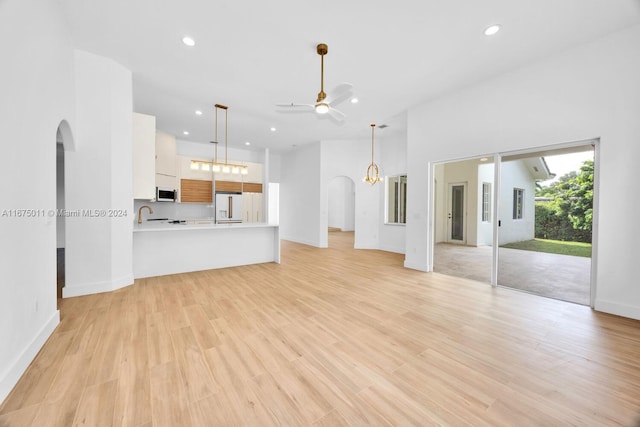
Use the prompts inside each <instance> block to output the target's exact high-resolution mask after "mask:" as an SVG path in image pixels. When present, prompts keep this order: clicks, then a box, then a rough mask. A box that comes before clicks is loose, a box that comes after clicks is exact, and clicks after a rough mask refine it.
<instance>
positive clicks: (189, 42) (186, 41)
mask: <svg viewBox="0 0 640 427" xmlns="http://www.w3.org/2000/svg"><path fill="white" fill-rule="evenodd" d="M182 43H184V44H185V45H187V46H189V47H193V46H195V45H196V41H195V40H194V39H192V38H191V37H189V36H184V37H183V38H182Z"/></svg>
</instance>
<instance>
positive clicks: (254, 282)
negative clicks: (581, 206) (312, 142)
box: [0, 233, 640, 427]
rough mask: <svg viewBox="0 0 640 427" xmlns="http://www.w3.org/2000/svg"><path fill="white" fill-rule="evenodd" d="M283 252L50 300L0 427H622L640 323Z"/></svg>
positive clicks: (336, 254)
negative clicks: (39, 345) (54, 320)
mask: <svg viewBox="0 0 640 427" xmlns="http://www.w3.org/2000/svg"><path fill="white" fill-rule="evenodd" d="M352 244H353V234H352V233H330V245H331V246H332V248H330V249H317V248H312V247H308V246H304V245H299V244H294V243H290V242H283V247H282V259H283V262H282V264H281V265H277V264H262V265H254V266H247V267H240V268H229V269H223V270H213V271H206V272H199V273H192V274H183V275H174V276H164V277H158V278H150V279H144V280H138V281H136V283H135V284H134V285H133V286H130V287H128V288H125V289H122V290H119V291H117V292H112V293H106V294H100V295H93V296H86V297H79V298H70V299H65V300H62V301H61V307H60V308H61V316H62V322H61V324H60V325H59V326H58V328H57V329H56V331H55V332H54V334H53V335H52V336H51V338H50V339H49V341H48V342H47V344H46V345H45V347H44V348H43V349H42V351H41V352H40V354H39V355H38V357H37V358H36V360H35V361H34V362H33V363H32V365H31V367H30V368H29V370H28V371H27V373H26V374H25V375H24V377H23V378H22V379H21V380H20V382H19V383H18V385H17V386H16V387H15V389H14V390H13V392H12V393H11V395H10V396H9V397H8V398H7V399H6V401H5V402H4V404H3V405H2V407H0V425H2V426H30V425H31V426H38V427H40V426H54V425H56V426H71V425H86V426H102V425H105V426H109V425H124V426H145V427H148V426H172V427H175V426H190V425H198V426H215V425H254V426H269V425H312V426H342V425H352V426H362V425H398V426H408V425H421V426H424V425H474V426H483V425H487V426H496V425H497V426H499V425H504V426H526V425H541V426H556V425H589V426H590V425H603V426H612V425H625V426H629V425H634V423H635V422H636V421H637V420H638V415H639V412H638V411H639V408H640V327H639V326H640V323H639V322H637V321H633V320H629V319H624V318H619V317H615V316H610V315H604V314H599V313H596V312H593V311H591V310H590V309H589V308H588V307H584V306H580V305H575V304H570V303H565V302H561V301H556V300H551V299H545V298H541V297H536V296H533V295H529V294H526V293H520V292H517V291H513V290H508V289H494V288H491V287H489V286H487V285H484V284H480V283H477V282H472V281H469V280H466V279H460V278H452V277H447V276H444V275H439V274H437V273H431V274H426V273H420V272H417V271H412V270H408V269H404V268H403V267H402V262H403V256H402V255H397V254H391V253H385V252H381V251H364V250H353V249H350V247H351V246H352Z"/></svg>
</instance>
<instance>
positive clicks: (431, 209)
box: [427, 137, 600, 308]
mask: <svg viewBox="0 0 640 427" xmlns="http://www.w3.org/2000/svg"><path fill="white" fill-rule="evenodd" d="M585 145H591V146H593V159H594V162H593V164H594V168H593V223H592V229H591V236H592V238H591V272H590V290H589V292H590V296H589V306H590V307H591V308H594V306H595V296H596V292H597V288H598V283H597V277H598V274H597V265H598V234H599V226H598V224H599V222H600V221H599V216H600V207H599V205H600V137H596V138H590V139H583V140H577V141H572V142H565V143H559V144H551V145H543V146H539V147H531V148H529V149H523V150H514V151H499V152H494V153H492V154H485V155H479V156H473V157H463V158H457V159H449V160H440V161H436V162H429V163H428V164H427V170H428V174H427V175H428V180H429V184H428V186H427V189H428V191H429V192H430V197H429V201H428V207H427V208H428V215H429V227H428V232H427V239H428V248H429V250H428V252H427V269H428V271H433V267H434V263H433V254H434V250H435V237H436V236H435V225H436V221H435V210H436V194H435V188H436V181H435V179H436V174H435V166H436V165H439V164H446V163H454V162H460V161H465V160H471V159H477V158H482V157H489V158H491V157H492V158H493V161H494V185H493V212H494V221H493V242H494V244H493V248H492V249H493V257H492V258H493V260H492V266H491V286H494V287H495V286H497V282H498V280H497V279H498V278H497V272H498V244H497V242H499V241H500V240H499V225H498V224H499V223H500V218H499V207H500V187H501V185H500V184H501V183H500V177H501V170H500V169H501V168H500V165H501V163H502V158H503V157H512V156H523V157H524V156H526V155H527V154H533V153H540V152H544V151H562V150H563V149H565V150H567V151H569V150H571V149H572V148H575V147H581V146H585ZM455 184H456V183H448V185H455ZM448 193H449V195H448V196H447V199H449V198H450V191H449V190H448ZM465 193H466V191H465ZM447 203H450V202H449V200H447ZM447 207H448V206H447ZM465 210H466V195H465ZM466 217H467V215H465V227H466ZM447 228H448V224H447ZM464 234H465V236H466V228H465V230H464ZM446 237H447V239H448V238H449V232H448V231H447V234H446ZM445 241H448V240H445ZM451 243H454V242H451Z"/></svg>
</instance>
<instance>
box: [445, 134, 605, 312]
mask: <svg viewBox="0 0 640 427" xmlns="http://www.w3.org/2000/svg"><path fill="white" fill-rule="evenodd" d="M594 145H595V142H591V141H590V142H588V143H583V144H577V145H572V146H563V147H558V148H551V149H546V150H541V151H535V152H533V151H532V152H526V153H515V154H514V153H506V154H502V155H495V156H492V157H489V156H487V157H482V158H477V159H469V160H463V161H456V162H446V163H441V164H437V165H435V167H434V205H433V206H434V212H433V216H434V232H433V238H434V252H433V253H434V258H433V271H435V272H439V273H443V274H447V275H452V276H458V277H465V278H469V279H473V280H477V281H481V282H485V283H490V284H492V285H497V286H502V287H508V288H512V289H517V290H521V291H525V292H530V293H534V294H537V295H541V296H545V297H550V298H555V299H561V300H565V301H570V302H574V303H578V304H584V305H590V304H591V240H592V223H593V216H594V204H593V195H594V193H595V188H594V172H595V167H594V161H595V151H594ZM496 161H497V164H496V163H495V162H496ZM494 241H495V242H497V244H496V245H494Z"/></svg>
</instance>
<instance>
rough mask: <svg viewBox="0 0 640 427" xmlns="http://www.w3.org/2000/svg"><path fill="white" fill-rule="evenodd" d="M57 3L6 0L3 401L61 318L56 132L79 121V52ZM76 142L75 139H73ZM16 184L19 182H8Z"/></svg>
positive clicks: (1, 128) (0, 277) (2, 7)
mask: <svg viewBox="0 0 640 427" xmlns="http://www.w3.org/2000/svg"><path fill="white" fill-rule="evenodd" d="M57 9H58V5H57V3H56V2H50V1H47V0H3V1H0V52H2V55H3V58H4V60H3V63H2V67H0V94H2V95H1V96H0V118H1V119H0V134H1V135H2V138H3V143H2V148H3V153H2V156H0V171H1V172H0V173H1V174H2V177H3V181H5V183H6V184H7V185H5V189H4V190H5V191H4V197H3V201H2V210H4V209H8V210H11V209H35V210H37V211H39V212H42V211H44V213H45V214H44V215H41V214H38V215H36V216H35V217H31V218H25V217H16V216H0V236H1V238H0V253H1V254H2V256H1V257H0V283H2V285H0V402H1V401H3V400H4V399H5V397H6V396H7V394H8V393H9V391H10V390H11V388H12V387H13V386H14V384H15V383H16V382H17V381H18V379H19V378H20V375H22V373H23V372H24V371H25V369H26V368H27V366H28V365H29V363H30V362H31V360H33V358H34V357H35V355H36V354H37V352H38V350H40V348H41V347H42V345H43V344H44V342H45V340H46V339H47V338H48V336H49V335H50V333H51V332H52V331H53V329H54V328H55V326H56V325H57V324H58V322H59V313H58V311H57V308H56V221H55V218H54V217H49V216H48V214H47V212H48V211H50V210H52V209H53V210H55V209H56V131H57V128H58V125H59V124H60V122H61V121H62V120H68V121H69V122H70V123H71V124H72V125H73V123H75V109H74V104H73V96H74V86H73V51H72V47H71V41H70V37H69V35H68V33H67V30H66V28H65V22H64V19H63V18H62V17H61V16H60V14H59V12H58V10H57ZM67 142H68V143H69V144H70V146H71V141H67ZM10 183H11V184H13V185H10Z"/></svg>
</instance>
